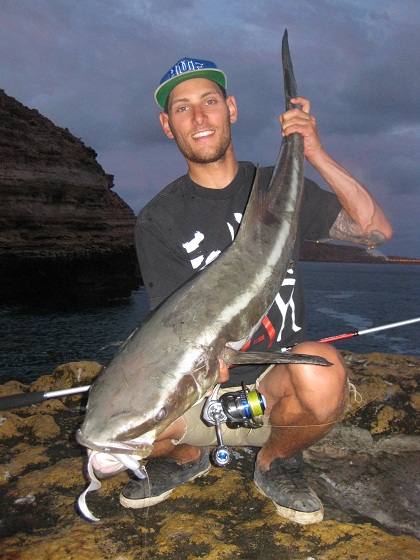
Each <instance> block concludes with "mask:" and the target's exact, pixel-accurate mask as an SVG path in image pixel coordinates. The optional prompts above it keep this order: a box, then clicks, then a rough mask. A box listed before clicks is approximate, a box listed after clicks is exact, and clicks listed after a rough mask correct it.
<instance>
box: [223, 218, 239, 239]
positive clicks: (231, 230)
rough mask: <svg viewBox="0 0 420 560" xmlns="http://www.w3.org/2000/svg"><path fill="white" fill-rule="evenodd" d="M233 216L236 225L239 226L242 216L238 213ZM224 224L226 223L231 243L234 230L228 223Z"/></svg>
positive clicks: (233, 237)
mask: <svg viewBox="0 0 420 560" xmlns="http://www.w3.org/2000/svg"><path fill="white" fill-rule="evenodd" d="M233 216H234V218H235V220H236V221H237V223H238V224H240V223H241V220H242V214H241V213H240V212H235V213H234V214H233ZM226 223H227V227H228V229H229V232H230V236H231V238H232V241H233V240H234V239H235V230H234V228H233V226H232V225H231V224H230V223H229V222H226Z"/></svg>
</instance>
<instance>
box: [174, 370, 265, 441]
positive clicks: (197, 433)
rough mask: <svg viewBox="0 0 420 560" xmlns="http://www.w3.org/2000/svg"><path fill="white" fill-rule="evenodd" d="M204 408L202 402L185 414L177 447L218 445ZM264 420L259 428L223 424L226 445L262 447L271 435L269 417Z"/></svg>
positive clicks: (213, 428) (232, 389) (222, 431)
mask: <svg viewBox="0 0 420 560" xmlns="http://www.w3.org/2000/svg"><path fill="white" fill-rule="evenodd" d="M273 367H274V365H270V366H269V367H268V368H267V369H266V370H265V371H263V373H262V374H261V375H260V376H259V377H258V379H257V380H256V382H255V383H254V384H252V385H248V388H249V389H250V391H254V390H255V389H258V387H259V384H260V382H261V380H262V379H263V378H264V377H265V376H266V375H267V373H268V372H269V371H270V370H271V369H272V368H273ZM241 389H242V387H226V388H224V389H220V390H219V393H218V394H219V396H220V395H223V394H224V393H228V392H231V391H239V390H241ZM203 406H204V403H203V401H201V402H200V403H198V404H196V405H195V406H193V407H192V408H190V409H189V410H187V412H186V413H185V414H183V416H182V417H181V418H183V420H184V422H185V432H184V435H183V436H182V438H181V439H179V440H175V441H173V443H174V444H175V445H179V444H180V443H187V444H188V445H195V446H197V447H204V446H207V445H218V441H217V435H216V428H215V426H208V425H207V424H205V423H204V422H203V420H202V419H201V413H202V411H203ZM262 420H263V423H262V426H260V427H258V428H229V427H228V426H227V425H226V424H225V423H224V424H222V425H221V426H220V431H221V434H222V439H223V443H224V445H227V446H231V447H243V446H251V447H262V446H263V445H264V443H265V442H266V441H267V440H268V438H269V437H270V433H271V425H270V421H269V417H268V416H263V418H262Z"/></svg>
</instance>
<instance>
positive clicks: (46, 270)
mask: <svg viewBox="0 0 420 560" xmlns="http://www.w3.org/2000/svg"><path fill="white" fill-rule="evenodd" d="M0 150H1V168H0V193H1V200H2V204H1V205H0V300H1V301H8V302H10V301H16V300H17V299H25V298H26V299H34V298H36V299H41V298H42V296H44V295H48V298H49V299H50V300H51V298H52V297H54V296H56V297H60V298H63V297H65V296H67V297H69V296H70V295H71V296H73V297H77V298H78V299H83V298H85V299H90V298H91V297H92V296H96V297H99V296H101V297H103V295H104V294H108V295H116V294H119V293H123V292H124V293H127V292H128V293H129V290H132V289H134V288H135V287H136V286H137V285H138V278H137V277H136V273H135V267H136V257H135V251H134V224H135V216H134V213H133V211H132V210H131V208H130V207H129V206H128V205H127V204H126V203H125V202H124V201H123V200H122V199H121V198H120V197H119V196H118V195H117V194H116V193H115V192H113V191H112V190H111V189H112V187H113V177H112V175H108V174H106V173H105V171H104V170H103V169H102V167H101V166H100V165H99V163H98V162H97V161H96V153H95V151H94V150H93V149H92V148H88V147H86V146H85V145H84V144H83V142H82V141H81V140H79V139H78V138H75V137H74V136H73V135H72V134H71V133H70V132H69V131H68V130H67V129H63V128H59V127H57V126H55V125H54V124H53V123H52V122H51V121H50V120H48V119H47V118H45V117H44V116H42V115H40V114H39V113H38V111H36V110H32V109H28V108H27V107H25V106H23V105H22V104H21V103H19V102H18V101H16V100H15V99H13V98H12V97H10V96H8V95H7V94H6V93H5V92H4V91H3V90H0Z"/></svg>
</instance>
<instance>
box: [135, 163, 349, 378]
mask: <svg viewBox="0 0 420 560" xmlns="http://www.w3.org/2000/svg"><path fill="white" fill-rule="evenodd" d="M255 171H256V168H255V166H254V165H253V164H252V163H250V162H240V164H239V169H238V173H237V174H236V177H235V178H234V180H233V181H232V182H231V183H230V184H229V185H228V186H227V187H225V188H224V189H209V188H205V187H202V186H200V185H197V184H196V183H194V182H193V181H191V179H190V178H189V176H188V175H184V176H182V177H180V178H179V179H177V180H176V181H174V182H173V183H171V184H170V185H168V186H167V187H166V188H165V189H163V190H162V191H161V192H160V193H159V194H158V195H157V196H156V197H154V198H153V199H152V200H151V201H150V202H149V203H148V204H147V205H146V206H145V207H144V208H143V209H142V210H141V212H140V214H139V216H138V219H137V223H136V234H135V240H136V250H137V256H138V259H139V264H140V269H141V274H142V278H143V282H144V285H145V288H146V292H147V295H148V299H149V304H150V307H151V308H152V309H153V308H155V307H156V306H157V305H159V304H160V303H161V302H162V301H163V300H165V299H166V298H167V297H168V296H169V295H171V294H172V293H173V292H174V291H175V290H177V289H178V288H179V287H180V286H181V285H182V284H184V283H185V282H186V281H187V280H188V279H189V278H190V277H191V276H192V275H193V274H195V273H197V272H198V271H200V270H201V269H203V268H205V267H206V266H207V265H208V264H209V263H210V262H212V261H213V260H214V259H215V258H217V256H218V255H219V254H220V253H221V252H222V251H223V250H224V249H226V247H228V246H229V245H230V244H231V243H232V241H233V239H234V238H235V236H236V233H237V231H238V228H239V224H240V222H241V219H242V216H243V214H244V211H245V207H246V204H247V202H248V198H249V194H250V191H251V187H252V183H253V180H254V176H255ZM260 171H261V179H260V180H261V181H262V184H263V185H264V187H267V186H268V183H269V181H270V178H271V175H272V171H273V168H272V167H267V168H261V169H260ZM340 210H341V205H340V203H339V201H338V199H337V197H336V196H335V195H334V194H333V193H331V192H328V191H325V190H322V189H321V188H320V187H319V186H318V185H317V184H316V183H314V182H313V181H310V180H309V179H305V187H304V192H303V198H302V207H301V212H300V217H299V228H298V234H297V239H296V243H295V246H294V250H293V255H292V257H291V261H290V263H289V267H288V271H287V274H286V277H285V279H284V281H283V284H282V286H281V287H280V290H279V293H278V294H277V297H276V299H275V302H274V304H273V306H272V307H271V309H270V311H269V313H268V315H267V317H266V318H265V319H264V321H263V323H262V325H261V326H260V328H259V329H258V331H257V332H256V333H255V335H254V337H253V339H252V340H251V341H250V343H248V347H249V348H250V349H252V350H253V351H258V350H260V351H262V350H280V349H281V348H283V347H287V346H292V345H294V344H296V343H298V342H302V341H304V340H306V313H305V304H304V297H303V290H302V282H301V278H300V273H299V266H298V260H299V248H300V244H301V242H303V241H304V240H305V239H310V240H316V239H321V238H325V237H327V236H328V232H329V230H330V228H331V226H332V224H333V223H334V221H335V219H336V217H337V215H338V213H339V211H340ZM250 250H252V248H250ZM265 368H266V366H255V365H250V366H248V365H241V366H236V367H234V368H232V369H231V371H230V379H229V381H228V382H227V383H226V384H225V386H236V385H240V383H241V381H245V382H246V383H247V384H249V383H252V382H254V381H255V379H256V378H257V377H258V375H260V373H261V372H262V371H263V370H264V369H265Z"/></svg>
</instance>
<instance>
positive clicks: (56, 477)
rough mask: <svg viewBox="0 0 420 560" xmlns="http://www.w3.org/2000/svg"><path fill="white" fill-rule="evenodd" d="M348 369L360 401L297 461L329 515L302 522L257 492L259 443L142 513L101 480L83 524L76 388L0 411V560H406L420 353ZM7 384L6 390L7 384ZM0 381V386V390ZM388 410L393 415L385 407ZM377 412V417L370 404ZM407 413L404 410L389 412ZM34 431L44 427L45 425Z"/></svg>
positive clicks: (412, 555) (411, 544) (411, 541)
mask: <svg viewBox="0 0 420 560" xmlns="http://www.w3.org/2000/svg"><path fill="white" fill-rule="evenodd" d="M343 357H344V359H345V361H346V363H347V364H348V368H349V376H350V379H351V381H352V382H353V383H354V384H355V386H356V387H357V390H358V392H359V393H360V394H361V395H362V397H363V402H361V403H355V402H353V403H351V405H350V406H349V408H348V410H347V411H346V413H345V415H344V417H343V418H342V420H341V421H340V422H339V423H337V425H336V426H335V427H334V428H333V430H332V431H331V432H330V433H329V434H327V436H325V437H324V438H323V439H322V440H321V441H319V442H318V443H317V444H315V445H313V446H312V447H311V448H310V449H308V450H306V451H305V469H306V473H307V476H308V478H309V480H310V482H311V485H312V486H313V487H314V489H315V490H316V491H317V492H318V493H319V495H320V497H321V498H322V500H323V502H324V505H325V520H324V521H323V522H322V523H319V524H316V525H307V526H300V525H297V524H295V523H292V522H288V521H286V520H284V519H282V518H281V517H279V516H278V515H277V514H276V510H275V508H274V506H273V504H272V503H271V502H270V500H268V499H266V498H265V497H264V496H262V495H261V494H260V493H259V492H258V491H257V489H256V488H255V486H254V484H253V482H252V479H253V465H254V460H255V454H256V451H257V450H256V449H254V448H238V449H235V450H234V455H235V459H234V460H233V461H232V463H231V464H230V465H228V467H226V468H225V469H220V468H216V467H212V469H211V470H210V472H209V474H208V475H207V476H206V477H203V478H199V479H197V480H196V481H194V482H191V483H188V484H186V485H184V486H182V487H180V488H177V489H176V490H175V491H174V492H173V493H172V494H171V496H170V497H169V498H168V499H167V500H166V501H165V502H162V503H161V504H158V505H156V506H153V507H151V508H149V509H148V510H146V511H143V510H131V509H125V508H123V507H122V506H121V505H120V503H119V500H118V495H119V492H120V490H121V488H122V487H123V485H124V484H125V483H126V482H127V480H128V479H129V475H128V474H127V473H120V474H118V475H116V476H115V477H112V478H109V479H107V480H104V481H103V485H102V488H101V489H100V490H99V491H98V492H96V493H92V494H89V495H88V503H89V507H90V508H91V511H92V512H93V513H94V515H96V516H98V517H100V519H101V521H100V522H98V523H91V522H88V521H86V520H84V519H83V518H82V517H81V516H80V515H79V514H78V512H77V510H76V508H75V503H76V500H77V498H78V496H79V495H80V493H81V492H82V491H83V489H84V488H85V487H86V479H85V478H84V470H83V465H84V457H85V451H84V450H83V449H82V448H81V447H80V446H79V445H78V444H77V443H76V441H75V439H74V432H75V430H76V429H77V426H78V425H80V423H81V422H82V420H83V407H81V406H80V405H81V404H83V401H84V399H85V396H83V395H80V394H79V395H78V396H73V397H71V398H66V399H62V400H60V401H58V400H57V399H54V401H57V402H62V406H61V407H59V406H53V407H51V408H48V409H47V408H45V406H46V405H47V402H44V403H43V404H42V405H33V406H31V407H25V408H24V409H14V410H13V411H6V412H4V413H3V414H2V416H3V417H4V418H6V421H7V422H9V421H10V422H11V423H13V425H14V426H15V429H14V430H10V431H8V432H7V433H4V434H2V428H3V427H4V426H5V425H6V421H4V422H3V424H1V425H0V435H2V437H0V451H1V454H2V458H3V463H4V464H3V465H1V467H0V483H1V486H0V499H1V503H2V511H1V515H0V517H1V524H0V537H1V538H2V541H1V544H0V558H1V559H2V560H12V559H17V558H18V559H19V560H29V559H30V560H32V559H33V558H37V559H39V560H47V559H48V560H51V559H59V560H61V559H64V558H65V559H66V560H67V559H75V560H76V559H77V560H79V559H80V558H83V559H85V558H86V559H95V560H96V559H97V560H99V559H100V560H104V559H105V560H106V559H112V560H116V559H120V560H122V559H124V560H131V559H133V560H141V559H143V558H153V559H156V560H163V559H165V560H167V559H168V558H170V559H171V560H178V559H183V560H185V559H189V560H193V559H194V558H207V559H214V560H221V559H222V560H223V559H229V560H230V559H231V558H241V559H242V558H243V559H248V558H249V559H251V558H252V559H256V560H259V559H261V560H262V559H264V560H271V559H273V560H274V559H276V560H278V559H282V560H283V559H284V560H309V559H316V560H345V559H349V560H350V559H355V560H358V559H360V560H399V559H400V558H401V559H404V560H414V559H416V560H417V559H418V557H419V555H418V551H419V541H418V539H419V508H418V500H419V495H418V490H417V489H416V486H415V479H416V477H417V476H418V460H419V451H420V438H419V436H418V431H417V430H418V428H417V426H418V423H417V425H416V422H417V419H416V416H415V415H416V414H418V408H416V407H415V406H413V403H416V402H418V395H419V391H418V375H419V370H420V367H419V366H420V360H419V359H415V358H409V357H405V356H392V355H386V354H371V355H356V354H350V353H348V352H343ZM100 369H101V366H99V364H91V365H89V362H76V363H73V364H67V365H64V366H60V367H59V368H57V370H55V372H54V373H53V374H52V375H51V376H43V378H41V379H40V380H38V381H37V382H35V383H34V384H32V385H31V386H30V387H26V386H23V387H20V386H16V387H17V388H18V389H20V390H22V391H28V390H31V391H32V390H40V389H42V387H41V385H44V387H45V386H47V387H48V389H52V390H54V389H56V388H61V387H62V385H63V383H69V384H73V383H80V384H88V383H90V382H92V381H93V379H94V377H95V375H97V374H98V373H99V371H100ZM6 385H8V387H7V389H6V391H8V390H9V389H10V387H11V386H12V387H15V385H10V384H6ZM4 391H5V386H3V387H0V395H2V394H5V393H4ZM391 410H392V411H393V412H391ZM381 412H382V413H383V416H384V417H386V421H382V420H381V421H378V415H379V413H381ZM400 412H403V413H404V414H403V415H400V414H399V413H400ZM45 418H50V419H52V420H53V421H54V425H55V426H57V427H58V428H59V430H58V431H57V429H56V428H54V427H53V424H52V422H51V420H48V422H51V426H52V427H53V429H52V430H46V436H47V437H46V438H44V439H43V440H42V441H41V440H40V434H39V433H37V432H35V431H34V426H35V425H36V424H37V425H42V423H43V421H44V420H45ZM41 435H42V434H41Z"/></svg>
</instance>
